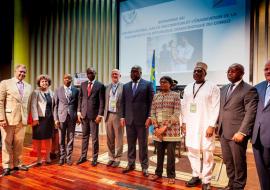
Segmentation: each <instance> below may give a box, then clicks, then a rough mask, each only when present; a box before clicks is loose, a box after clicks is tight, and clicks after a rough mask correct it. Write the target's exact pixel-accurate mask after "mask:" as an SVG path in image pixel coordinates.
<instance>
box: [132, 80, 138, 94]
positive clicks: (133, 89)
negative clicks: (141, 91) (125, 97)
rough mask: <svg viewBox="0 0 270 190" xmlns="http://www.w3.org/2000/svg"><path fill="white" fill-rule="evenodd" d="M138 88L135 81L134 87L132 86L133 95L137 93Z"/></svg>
mask: <svg viewBox="0 0 270 190" xmlns="http://www.w3.org/2000/svg"><path fill="white" fill-rule="evenodd" d="M136 89H137V83H136V82H135V83H134V84H133V87H132V93H133V96H134V95H135V93H136Z"/></svg>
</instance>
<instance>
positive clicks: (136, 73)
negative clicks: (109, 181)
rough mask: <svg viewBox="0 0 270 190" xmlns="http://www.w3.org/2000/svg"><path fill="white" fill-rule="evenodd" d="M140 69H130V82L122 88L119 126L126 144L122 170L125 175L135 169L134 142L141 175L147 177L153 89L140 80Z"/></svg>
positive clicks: (146, 82)
mask: <svg viewBox="0 0 270 190" xmlns="http://www.w3.org/2000/svg"><path fill="white" fill-rule="evenodd" d="M141 75H142V68H141V67H140V66H137V65H135V66H133V67H132V68H131V73H130V77H131V80H132V81H130V82H128V83H126V84H125V85H124V86H123V93H122V113H121V126H122V127H124V126H126V131H127V142H128V165H127V167H126V168H125V169H124V170H123V173H127V172H129V171H132V170H134V169H135V160H136V141H137V139H138V143H139V158H140V162H141V167H142V173H143V175H144V176H145V177H147V176H148V171H147V169H148V148H147V146H148V145H147V138H148V127H149V125H150V124H151V120H150V110H151V104H152V99H153V96H154V89H153V86H152V83H151V82H148V81H146V80H144V79H142V78H141Z"/></svg>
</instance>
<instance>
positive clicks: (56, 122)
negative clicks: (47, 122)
mask: <svg viewBox="0 0 270 190" xmlns="http://www.w3.org/2000/svg"><path fill="white" fill-rule="evenodd" d="M54 124H55V128H56V129H58V128H59V127H60V121H58V120H56V121H55V122H54Z"/></svg>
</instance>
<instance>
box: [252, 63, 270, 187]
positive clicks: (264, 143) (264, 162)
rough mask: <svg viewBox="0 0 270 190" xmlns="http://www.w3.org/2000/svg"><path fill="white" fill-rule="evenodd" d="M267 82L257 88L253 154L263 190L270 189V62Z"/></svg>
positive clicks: (265, 70)
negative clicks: (257, 99)
mask: <svg viewBox="0 0 270 190" xmlns="http://www.w3.org/2000/svg"><path fill="white" fill-rule="evenodd" d="M264 76H265V79H266V80H265V81H263V82H261V83H259V84H257V85H256V86H255V87H256V89H257V91H258V94H259V103H258V108H257V115H256V120H255V125H254V129H253V135H252V141H251V142H252V144H253V153H254V157H255V163H256V167H257V172H258V176H259V180H260V185H261V190H269V189H270V125H269V118H270V101H269V99H270V60H268V61H267V62H266V64H265V67H264Z"/></svg>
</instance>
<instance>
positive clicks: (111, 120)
mask: <svg viewBox="0 0 270 190" xmlns="http://www.w3.org/2000/svg"><path fill="white" fill-rule="evenodd" d="M122 92H123V84H122V83H120V82H119V83H118V86H117V89H116V93H115V101H116V112H115V113H112V112H110V111H109V103H110V102H109V101H110V96H113V93H112V84H109V85H108V86H107V87H106V91H105V110H104V120H105V123H106V132H107V147H108V152H109V159H110V160H114V161H119V159H120V157H121V156H122V153H123V133H124V128H123V127H121V126H120V118H121V115H120V114H121V113H122V111H121V110H122V106H121V99H122Z"/></svg>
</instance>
